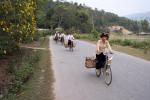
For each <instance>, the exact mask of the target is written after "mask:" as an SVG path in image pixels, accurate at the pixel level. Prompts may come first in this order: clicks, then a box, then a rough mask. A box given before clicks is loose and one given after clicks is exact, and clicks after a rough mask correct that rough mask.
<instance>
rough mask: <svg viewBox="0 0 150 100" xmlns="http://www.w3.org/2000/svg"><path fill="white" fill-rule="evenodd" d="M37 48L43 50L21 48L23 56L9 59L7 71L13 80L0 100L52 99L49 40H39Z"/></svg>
mask: <svg viewBox="0 0 150 100" xmlns="http://www.w3.org/2000/svg"><path fill="white" fill-rule="evenodd" d="M37 44H38V43H37ZM30 46H31V45H30ZM38 47H39V48H45V49H42V50H39V49H37V50H36V49H35V47H34V48H33V49H32V48H30V49H29V48H23V50H21V52H22V53H21V54H23V55H17V56H15V57H14V59H13V60H12V59H11V61H12V62H11V63H10V64H11V65H10V68H9V70H10V72H12V74H11V77H13V78H12V79H13V80H12V81H11V85H10V89H9V91H8V95H6V96H5V98H3V99H2V100H53V99H54V94H53V87H52V86H53V85H52V84H53V81H54V79H53V72H52V69H51V60H50V51H49V39H48V38H41V40H40V42H39V44H38ZM11 58H12V57H11Z"/></svg>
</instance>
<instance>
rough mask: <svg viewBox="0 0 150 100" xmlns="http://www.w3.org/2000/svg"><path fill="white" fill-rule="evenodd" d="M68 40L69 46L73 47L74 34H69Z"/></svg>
mask: <svg viewBox="0 0 150 100" xmlns="http://www.w3.org/2000/svg"><path fill="white" fill-rule="evenodd" d="M67 39H68V46H70V45H73V40H74V39H75V38H74V36H73V35H72V34H69V35H68V36H67Z"/></svg>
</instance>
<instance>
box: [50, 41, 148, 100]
mask: <svg viewBox="0 0 150 100" xmlns="http://www.w3.org/2000/svg"><path fill="white" fill-rule="evenodd" d="M50 48H51V53H52V64H53V70H54V74H55V78H56V82H55V93H56V100H150V62H148V61H145V60H142V59H139V58H136V57H133V56H129V55H126V54H123V53H119V52H116V53H115V57H114V59H113V64H112V72H113V81H112V84H111V85H110V86H107V85H106V84H105V82H104V79H103V77H100V78H97V77H96V76H95V70H94V69H86V68H85V67H84V60H85V57H86V56H93V55H95V53H94V52H95V45H93V44H90V43H87V42H83V41H77V47H76V49H75V51H74V52H69V51H68V50H67V49H65V48H64V47H62V46H61V45H60V44H55V42H53V41H52V40H51V41H50Z"/></svg>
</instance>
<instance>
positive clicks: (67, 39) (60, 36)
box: [54, 31, 75, 50]
mask: <svg viewBox="0 0 150 100" xmlns="http://www.w3.org/2000/svg"><path fill="white" fill-rule="evenodd" d="M54 40H55V41H56V43H57V42H58V41H60V42H61V43H62V45H67V46H68V47H69V48H70V49H72V50H73V47H74V40H75V38H74V36H73V35H72V34H70V33H68V34H67V35H65V34H64V33H61V32H57V31H56V33H55V35H54Z"/></svg>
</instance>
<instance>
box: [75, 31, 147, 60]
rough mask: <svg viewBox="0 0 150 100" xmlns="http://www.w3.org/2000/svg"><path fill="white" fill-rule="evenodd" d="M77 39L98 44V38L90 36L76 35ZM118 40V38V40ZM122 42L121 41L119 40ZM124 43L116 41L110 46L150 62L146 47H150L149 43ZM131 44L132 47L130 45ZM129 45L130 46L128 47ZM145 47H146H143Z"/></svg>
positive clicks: (130, 41)
mask: <svg viewBox="0 0 150 100" xmlns="http://www.w3.org/2000/svg"><path fill="white" fill-rule="evenodd" d="M75 37H76V38H77V39H80V40H84V41H87V42H90V43H93V44H96V42H97V40H98V39H96V38H92V37H91V35H89V34H84V35H79V34H76V35H75ZM117 39H118V38H117ZM119 40H121V39H119ZM121 41H122V42H118V41H117V42H116V40H111V41H110V44H111V45H112V48H113V50H116V51H119V52H124V53H126V54H129V55H132V56H136V57H140V58H142V59H145V60H148V61H150V51H149V48H145V46H146V47H147V46H148V47H149V45H150V44H149V42H147V41H146V43H145V41H139V42H136V41H135V40H134V41H132V40H127V39H125V40H121ZM129 44H130V45H129ZM128 45H129V46H128ZM143 45H144V46H143ZM134 47H135V48H134Z"/></svg>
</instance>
